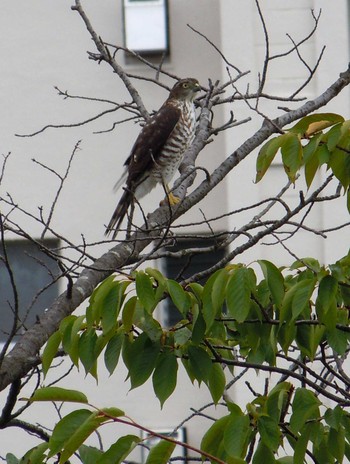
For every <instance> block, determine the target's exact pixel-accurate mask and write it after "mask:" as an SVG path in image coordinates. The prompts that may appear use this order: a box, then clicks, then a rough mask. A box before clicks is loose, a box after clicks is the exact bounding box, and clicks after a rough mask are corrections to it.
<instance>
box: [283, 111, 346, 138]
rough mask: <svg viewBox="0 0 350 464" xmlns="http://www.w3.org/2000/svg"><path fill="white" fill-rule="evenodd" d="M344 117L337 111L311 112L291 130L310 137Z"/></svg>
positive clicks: (290, 130) (342, 119)
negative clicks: (336, 112)
mask: <svg viewBox="0 0 350 464" xmlns="http://www.w3.org/2000/svg"><path fill="white" fill-rule="evenodd" d="M343 121H344V118H343V117H342V116H340V115H339V114H335V113H315V114H309V115H308V116H305V117H304V118H302V119H300V121H298V122H297V123H296V124H295V125H294V126H293V127H292V128H291V129H288V130H289V132H293V133H296V134H300V135H306V136H307V137H310V136H311V135H312V134H315V133H316V132H318V131H320V130H323V129H326V128H327V127H330V126H333V125H334V124H337V123H339V122H343Z"/></svg>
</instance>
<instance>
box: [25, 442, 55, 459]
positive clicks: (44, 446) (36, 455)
mask: <svg viewBox="0 0 350 464" xmlns="http://www.w3.org/2000/svg"><path fill="white" fill-rule="evenodd" d="M48 448H49V444H48V443H46V442H45V443H40V444H39V445H37V446H36V447H35V448H33V449H32V450H30V451H29V452H28V453H26V455H25V459H23V458H22V459H21V461H20V463H21V464H23V462H25V463H27V462H28V463H29V464H42V463H43V462H46V461H47V460H46V451H47V450H48Z"/></svg>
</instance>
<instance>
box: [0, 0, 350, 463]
mask: <svg viewBox="0 0 350 464" xmlns="http://www.w3.org/2000/svg"><path fill="white" fill-rule="evenodd" d="M261 3H262V7H263V11H264V13H265V15H266V16H265V17H266V21H267V25H268V27H269V28H270V30H271V50H272V51H273V52H274V53H277V52H279V51H280V50H282V49H283V47H285V46H286V45H288V39H287V38H286V36H285V33H286V32H290V33H291V34H293V36H294V37H300V36H302V35H304V34H305V33H306V32H307V31H309V30H310V28H311V27H312V20H311V15H310V12H309V9H310V8H315V10H317V9H318V8H320V7H322V10H323V13H322V20H321V22H320V27H319V29H318V31H317V33H316V34H315V36H314V38H313V39H312V40H311V42H310V44H309V45H307V46H306V48H305V56H306V57H307V58H308V59H310V60H311V62H314V61H315V59H316V57H317V55H318V53H319V51H320V48H321V46H322V44H324V43H325V44H326V45H327V49H326V52H325V56H324V60H323V61H322V63H321V65H320V71H319V73H318V74H317V77H316V79H315V80H314V81H313V83H312V84H311V85H310V86H309V87H308V88H307V90H306V92H305V95H306V96H307V97H308V98H312V97H313V96H315V95H316V94H317V93H319V92H320V91H322V90H323V89H324V88H326V86H327V85H329V84H330V83H331V82H332V81H334V80H335V79H336V77H337V75H338V74H339V72H341V71H342V70H344V69H345V68H346V66H347V61H348V58H349V53H348V35H347V34H348V20H347V19H348V16H347V2H346V1H345V0H333V2H329V1H328V2H327V0H323V1H321V0H299V1H295V0H294V1H292V0H285V1H284V2H281V1H279V0H266V1H264V2H261ZM71 4H72V1H67V0H63V1H60V2H57V1H55V0H32V1H31V2H28V1H26V0H18V1H17V2H13V1H12V0H3V1H2V11H1V15H0V30H1V35H2V40H1V41H0V57H1V63H2V65H1V79H0V102H1V108H2V118H1V125H0V152H1V153H2V154H6V153H7V152H9V151H11V152H12V155H11V157H10V159H9V162H8V166H7V171H6V176H5V180H4V183H3V185H2V188H3V191H9V192H11V194H12V195H13V197H14V199H15V201H16V202H18V203H19V204H21V205H23V206H24V207H25V208H28V209H29V210H30V211H32V212H33V213H36V211H37V208H38V206H43V208H44V214H46V215H47V214H48V212H49V207H50V204H51V202H52V199H53V198H54V195H55V191H56V190H55V189H56V188H57V186H58V179H57V178H55V176H53V175H52V174H51V173H50V172H49V171H48V170H44V169H43V168H41V167H40V166H38V164H35V163H33V162H32V161H31V159H32V158H35V159H37V160H38V161H40V162H41V163H44V164H46V165H48V166H49V167H50V168H54V169H57V170H58V171H59V172H60V173H63V172H64V170H65V167H66V165H67V162H68V159H69V156H70V154H71V152H72V150H73V148H74V146H75V144H76V143H77V142H78V141H79V140H81V143H80V145H79V150H78V152H77V155H76V157H75V158H74V160H73V163H72V168H71V174H70V176H69V178H68V181H67V183H66V185H65V188H64V190H63V192H62V195H61V197H60V199H59V202H58V206H57V210H56V213H55V215H54V217H53V226H54V227H55V228H56V229H57V230H58V231H59V232H60V233H61V234H62V235H63V236H68V237H69V238H70V240H73V241H78V240H80V236H81V234H82V233H83V234H84V236H85V238H86V240H87V241H88V242H95V241H100V240H101V239H102V237H103V232H104V224H106V222H107V221H108V220H109V217H110V215H111V213H112V211H113V209H114V206H115V203H116V201H117V199H118V195H115V194H114V193H113V192H112V186H113V185H114V183H115V181H116V179H117V178H118V176H119V173H120V167H121V165H122V163H123V161H124V160H125V158H126V156H127V155H128V153H129V150H130V148H131V146H132V143H133V140H134V138H135V137H136V135H137V133H138V131H139V127H138V126H137V125H135V124H134V123H129V124H127V125H123V126H117V129H116V130H114V131H111V132H106V133H103V134H95V133H94V132H95V131H105V130H106V129H109V128H110V127H111V126H112V124H113V122H115V121H116V120H119V119H121V118H122V117H125V115H123V116H122V115H120V116H119V115H117V114H115V113H112V114H109V115H106V116H104V117H103V118H101V119H99V120H97V121H94V122H92V123H91V124H89V125H84V126H78V127H69V128H62V129H59V130H57V129H52V128H48V129H47V130H45V131H44V132H43V133H41V134H38V135H37V136H35V137H29V138H27V137H26V138H23V137H20V138H19V137H16V136H15V135H14V134H28V133H32V132H34V131H37V130H38V129H40V128H42V127H44V126H45V125H47V124H73V125H74V124H75V123H77V122H81V121H84V120H86V119H87V118H89V117H91V116H93V115H95V114H96V113H98V112H100V111H103V110H105V109H107V108H109V106H108V105H106V104H103V103H97V102H90V101H86V100H79V99H67V100H64V99H63V98H62V97H58V96H57V91H55V90H54V88H53V86H57V87H59V88H60V89H61V90H62V91H66V90H67V91H68V92H69V93H70V94H72V95H80V96H90V97H98V98H105V99H111V100H115V101H121V100H124V99H128V96H127V93H126V92H125V90H124V88H123V85H122V84H121V82H120V80H119V79H118V77H117V76H116V75H114V74H113V73H112V72H111V71H110V70H109V69H108V67H107V66H106V65H105V64H104V63H101V65H99V66H98V65H97V64H96V63H95V62H93V61H91V60H89V59H88V58H87V55H86V51H87V50H90V51H94V47H93V44H92V41H91V39H90V37H89V35H88V33H87V31H86V30H85V27H84V25H83V24H82V21H81V19H80V18H79V16H78V14H77V13H76V12H73V11H71V9H70V6H71ZM331 4H332V5H331ZM334 4H336V7H334ZM83 5H84V8H86V11H87V14H88V16H89V17H90V19H91V21H92V23H93V25H94V27H95V28H96V30H97V32H98V33H99V34H100V35H101V36H102V37H103V39H104V40H106V41H108V42H111V43H121V42H122V15H121V1H120V0H103V1H99V2H96V1H93V0H86V1H84V2H83ZM169 17H170V40H171V56H170V60H169V62H168V63H166V64H165V67H166V69H167V70H168V71H170V72H172V73H174V74H176V75H178V76H181V77H186V76H193V77H197V78H198V79H199V80H200V81H201V82H202V83H203V85H206V83H207V79H208V78H209V77H210V78H211V79H212V80H213V81H215V80H216V79H220V80H222V81H224V80H225V79H227V71H226V67H225V64H224V63H223V62H222V60H221V59H220V56H219V54H218V53H217V52H216V51H215V50H214V49H213V47H211V46H210V44H208V43H207V42H206V41H205V40H204V39H203V38H201V37H200V36H199V35H197V34H194V33H193V32H192V31H190V29H189V28H188V27H187V26H186V24H187V23H189V24H191V25H192V26H193V27H194V28H196V29H197V30H199V31H200V32H202V33H205V34H207V36H208V38H209V39H210V40H211V41H212V42H213V43H214V44H216V45H217V46H220V47H221V50H222V52H223V53H224V54H225V56H226V57H227V59H228V60H229V61H230V62H232V63H234V64H235V65H236V66H238V67H239V68H240V69H241V70H250V75H249V77H248V78H249V79H250V80H251V82H253V83H254V82H255V83H256V76H257V73H258V72H259V70H260V68H261V62H262V59H263V53H264V52H263V36H262V32H261V26H260V23H259V20H258V16H257V12H256V8H255V2H253V1H252V0H251V1H247V0H234V1H230V0H217V1H214V0H170V16H169ZM330 31H331V33H330ZM118 55H120V61H121V63H122V64H124V65H125V66H126V68H127V70H128V72H130V73H132V74H143V73H144V74H145V75H146V76H151V75H152V73H151V72H150V71H149V70H146V69H145V68H144V67H143V66H142V65H139V64H136V63H133V62H130V61H129V62H127V61H125V57H124V55H123V52H121V51H120V52H118ZM305 76H306V74H305V71H304V69H303V68H302V67H301V66H300V63H299V62H297V61H295V58H293V59H292V58H288V59H287V60H286V63H284V64H283V66H282V67H280V66H275V65H274V66H272V69H271V71H270V73H269V79H270V80H269V82H270V83H269V90H270V91H271V92H273V93H278V94H279V95H287V94H288V92H290V89H291V88H292V87H293V86H294V85H295V83H299V82H302V80H303V79H305ZM248 78H247V79H248ZM247 79H246V80H245V81H244V82H247V81H248V80H247ZM135 85H137V87H138V89H139V91H140V94H141V96H142V97H143V98H144V102H145V104H146V107H147V108H148V109H149V110H154V109H157V108H158V107H159V106H160V104H161V103H162V101H163V100H164V99H165V98H166V92H165V91H163V90H161V89H160V88H157V87H155V86H153V85H151V84H150V83H147V82H143V81H135ZM242 88H244V86H243V87H242ZM263 108H264V110H265V111H269V112H271V113H269V114H272V115H278V114H280V112H279V110H278V109H276V105H274V106H272V105H271V103H270V102H263ZM230 109H232V110H233V111H234V113H235V117H236V118H237V119H243V118H245V117H246V116H248V115H251V112H250V111H249V110H248V108H247V105H246V104H245V103H244V102H235V103H234V104H233V105H232V108H230ZM228 111H229V108H227V109H225V110H224V112H221V110H219V109H216V111H215V123H217V124H220V123H221V122H222V121H224V120H225V119H226V118H227V117H228ZM332 111H335V112H340V113H342V114H344V116H345V117H348V113H349V93H348V91H346V92H343V93H342V95H341V96H340V97H339V98H337V99H336V101H335V102H334V103H333V104H332ZM261 124H262V119H261V118H260V117H259V116H258V117H256V118H254V120H253V121H252V122H250V123H249V124H246V125H242V126H239V127H237V128H235V129H232V130H231V131H229V132H227V133H225V135H223V134H221V135H220V136H219V137H216V138H215V143H212V144H210V145H209V146H208V147H207V148H206V149H205V150H204V151H203V153H202V154H201V155H200V157H199V159H198V164H199V165H205V166H206V167H207V168H208V169H209V170H212V169H213V168H214V167H216V166H217V165H218V164H219V163H220V162H221V161H222V160H223V159H224V158H225V157H226V156H227V154H229V153H232V152H233V151H234V150H235V148H237V146H239V144H240V143H241V142H243V141H244V140H245V139H246V138H247V137H248V136H250V135H251V134H252V133H253V132H254V130H256V128H258V127H260V125H261ZM255 159H256V158H255V156H254V155H252V156H250V157H248V159H246V160H245V161H244V162H243V163H242V164H241V165H240V166H239V167H238V168H237V169H235V170H234V172H232V173H231V174H230V176H229V177H228V179H227V181H226V182H224V183H222V185H220V186H219V187H218V188H217V189H216V190H215V191H214V192H213V193H212V194H211V195H210V196H208V197H207V198H206V199H205V200H204V202H203V204H201V205H199V206H200V207H202V208H203V209H204V211H205V214H206V215H207V216H208V217H213V216H216V215H219V214H220V213H222V212H226V211H227V210H228V209H236V208H238V207H241V206H242V205H246V204H249V203H251V202H255V201H258V200H259V199H261V198H263V197H264V196H266V195H270V194H272V193H274V192H276V186H277V185H283V184H284V183H285V179H284V177H283V176H282V170H281V167H280V166H278V163H276V165H275V166H274V168H273V169H272V171H271V173H270V174H269V175H268V176H267V178H266V179H264V180H263V181H262V182H261V183H260V184H258V185H254V183H253V179H254V169H255ZM200 176H201V175H199V177H200ZM290 195H291V196H292V197H294V199H296V198H297V196H298V189H295V190H293V191H291V193H290ZM158 201H159V191H158V194H157V192H154V193H153V194H152V195H151V196H150V197H149V198H148V199H147V202H146V205H147V208H150V211H152V210H153V209H154V208H155V207H156V206H157V204H158ZM344 210H345V208H344V199H341V201H340V204H339V206H337V208H333V209H332V210H328V209H327V210H325V209H321V210H320V211H318V213H317V214H315V217H314V218H313V219H314V223H315V226H316V227H321V226H323V227H324V225H331V224H334V223H335V222H336V221H337V222H339V221H340V217H341V216H342V215H344ZM198 218H201V214H200V212H199V209H198V207H196V208H195V209H194V212H192V211H191V212H190V214H189V220H191V221H194V220H196V219H198ZM344 218H345V216H344ZM247 219H249V215H242V216H240V217H239V219H236V216H233V217H232V218H231V219H229V220H227V221H228V222H226V220H223V221H221V222H219V223H218V224H217V226H216V227H217V228H218V229H223V228H226V227H232V228H234V227H239V225H240V224H242V223H244V221H246V220H247ZM20 220H21V221H22V220H23V219H22V218H21V219H20ZM25 221H27V223H26V224H25V226H26V228H29V229H30V230H31V231H32V233H33V234H34V235H38V234H39V233H40V232H41V228H40V226H39V224H38V223H36V222H35V221H32V220H30V218H27V219H26V220H25ZM185 221H186V219H185ZM189 230H191V229H189ZM192 230H197V229H192ZM294 246H295V248H296V250H297V252H298V253H300V254H303V255H305V254H307V255H316V256H319V257H320V259H324V260H325V261H332V260H334V259H336V258H338V257H340V256H342V255H343V254H345V253H346V251H347V246H348V241H347V240H346V232H340V233H339V234H336V235H334V236H331V238H330V241H329V242H325V241H323V240H321V239H319V238H315V237H314V236H313V235H310V234H304V235H303V238H302V239H301V240H300V239H299V240H298V243H294V244H293V247H294ZM107 248H108V246H107V245H98V246H97V245H96V246H94V247H92V248H91V250H90V251H91V253H92V254H94V255H95V256H98V255H99V253H100V252H101V251H102V250H104V249H107ZM259 253H261V257H263V258H268V259H276V260H277V261H278V262H283V261H285V260H286V259H287V261H289V260H290V256H288V255H286V253H285V252H284V251H283V250H282V249H281V248H278V247H274V248H273V249H272V248H271V247H266V246H263V245H261V246H260V250H259ZM256 255H257V251H254V253H252V254H249V253H247V255H245V256H244V257H243V258H242V259H245V260H246V261H250V260H252V259H256V257H257V256H256ZM61 369H62V368H61ZM59 372H61V371H60V369H58V370H57V377H58V376H59ZM53 375H54V376H55V375H56V373H53ZM183 377H184V376H183V373H180V378H181V380H180V382H179V385H180V388H179V390H178V391H177V392H176V394H175V395H174V397H172V398H171V399H170V400H169V401H168V402H167V403H166V405H165V407H164V409H163V410H162V411H161V410H160V408H159V405H158V402H157V400H156V399H155V398H154V394H153V392H152V388H151V386H150V385H146V386H145V388H143V389H141V390H136V391H135V392H134V391H132V392H129V393H127V392H128V388H129V387H128V384H125V383H124V378H125V372H124V371H118V374H117V375H114V376H113V377H111V378H108V377H107V376H106V373H105V372H103V373H101V379H100V383H99V385H98V386H96V384H95V383H94V382H93V381H92V380H91V379H85V378H84V375H83V373H77V374H74V376H73V377H72V378H71V380H69V382H68V381H67V384H68V385H69V387H72V388H78V389H82V390H84V391H86V393H87V394H88V397H89V399H90V400H91V402H93V403H95V404H98V405H111V404H112V403H114V405H115V406H117V407H120V408H122V409H124V410H125V411H126V412H127V413H128V414H130V415H131V416H132V417H133V418H135V419H136V420H140V421H142V422H143V423H146V425H149V426H150V427H154V428H161V427H173V426H175V425H177V424H178V423H180V422H181V420H182V419H183V418H184V417H186V416H188V415H189V414H190V410H189V408H190V407H194V408H197V407H200V406H201V405H202V404H205V403H206V402H209V400H210V399H209V395H208V393H207V391H206V389H205V388H204V387H202V388H201V389H200V391H199V392H198V391H197V388H195V387H193V386H192V385H191V384H190V383H189V382H188V381H187V380H186V379H183ZM261 380H262V379H261ZM235 396H237V397H239V396H238V393H237V394H235ZM0 398H3V395H2V396H0ZM240 399H241V401H242V403H243V404H244V402H245V401H246V400H248V398H245V397H240ZM36 412H38V415H39V416H38V419H37V418H35V420H38V422H40V417H42V419H43V421H44V420H45V419H47V417H48V415H50V417H54V416H53V414H52V410H46V409H43V408H42V407H41V406H40V407H36ZM214 414H220V408H218V409H217V410H216V412H214ZM30 415H31V414H29V416H30ZM201 427H202V424H201V422H200V421H198V420H197V421H196V422H195V423H193V424H192V425H191V424H189V441H190V442H191V443H194V444H198V440H199V437H200V436H201V434H202V430H201ZM109 433H110V438H109V439H110V440H112V439H114V438H115V436H116V432H115V429H114V428H112V429H111V430H110V431H109ZM129 433H135V431H129ZM1 442H2V443H6V449H5V448H3V445H1V453H0V454H2V455H4V454H5V451H12V452H14V453H15V454H17V455H20V454H21V453H22V452H23V451H24V450H26V449H27V448H28V446H30V445H29V443H30V442H31V443H34V442H35V440H33V439H31V438H29V437H28V436H27V435H25V434H24V433H22V432H19V431H18V430H9V431H5V432H3V431H1Z"/></svg>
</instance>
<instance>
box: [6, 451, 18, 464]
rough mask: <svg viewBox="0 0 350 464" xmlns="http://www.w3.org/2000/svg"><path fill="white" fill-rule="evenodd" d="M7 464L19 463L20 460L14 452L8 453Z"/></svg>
mask: <svg viewBox="0 0 350 464" xmlns="http://www.w3.org/2000/svg"><path fill="white" fill-rule="evenodd" d="M6 464H19V460H18V459H17V458H16V456H15V455H14V454H12V453H7V454H6Z"/></svg>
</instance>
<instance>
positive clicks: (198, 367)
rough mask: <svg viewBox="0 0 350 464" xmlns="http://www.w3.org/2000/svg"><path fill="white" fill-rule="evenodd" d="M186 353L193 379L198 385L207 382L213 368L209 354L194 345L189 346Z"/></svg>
mask: <svg viewBox="0 0 350 464" xmlns="http://www.w3.org/2000/svg"><path fill="white" fill-rule="evenodd" d="M187 353H188V360H189V363H190V366H191V370H192V372H193V374H194V376H195V378H196V379H197V380H198V382H199V383H200V382H201V381H204V382H207V381H208V380H209V376H210V373H211V370H212V366H213V364H212V360H211V358H210V356H209V354H208V353H207V352H206V351H205V350H204V349H203V348H201V347H199V346H195V345H190V346H189V347H188V351H187Z"/></svg>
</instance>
